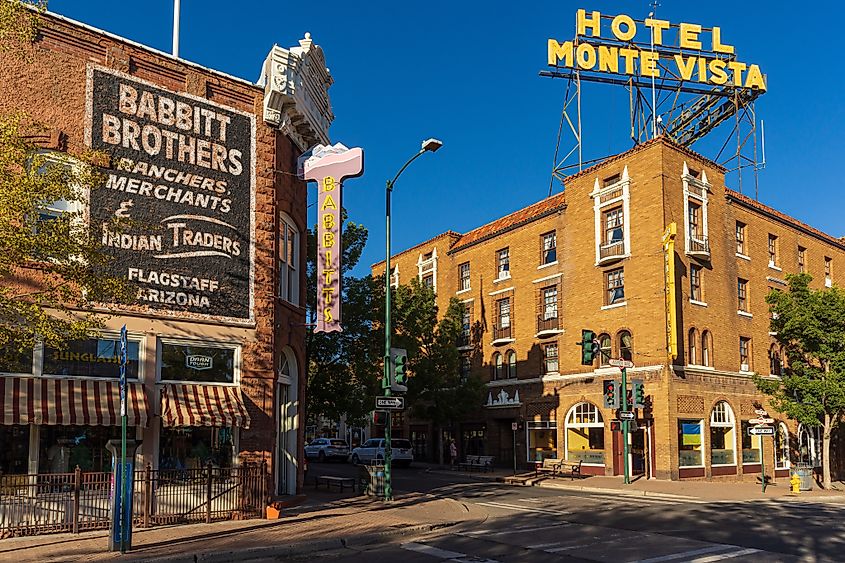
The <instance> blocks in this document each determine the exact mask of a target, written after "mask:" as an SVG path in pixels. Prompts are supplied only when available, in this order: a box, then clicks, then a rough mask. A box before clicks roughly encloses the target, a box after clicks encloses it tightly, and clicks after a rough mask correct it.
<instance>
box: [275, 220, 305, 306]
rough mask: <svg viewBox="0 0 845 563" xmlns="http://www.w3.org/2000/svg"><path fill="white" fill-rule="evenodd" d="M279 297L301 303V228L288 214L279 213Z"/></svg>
mask: <svg viewBox="0 0 845 563" xmlns="http://www.w3.org/2000/svg"><path fill="white" fill-rule="evenodd" d="M276 240H277V241H278V255H279V297H280V298H281V299H284V300H285V301H287V302H288V303H293V304H294V305H299V272H300V264H299V230H298V229H297V228H296V224H295V223H294V222H293V219H291V218H290V217H289V216H288V215H287V214H285V213H280V214H279V232H278V233H277V236H276Z"/></svg>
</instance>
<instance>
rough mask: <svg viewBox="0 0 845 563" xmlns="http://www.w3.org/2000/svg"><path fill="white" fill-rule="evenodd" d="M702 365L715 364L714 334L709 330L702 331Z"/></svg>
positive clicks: (710, 365) (709, 365)
mask: <svg viewBox="0 0 845 563" xmlns="http://www.w3.org/2000/svg"><path fill="white" fill-rule="evenodd" d="M701 365H703V366H705V367H712V366H713V336H712V335H711V334H710V331H709V330H705V331H703V332H702V333H701Z"/></svg>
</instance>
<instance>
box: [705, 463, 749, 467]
mask: <svg viewBox="0 0 845 563" xmlns="http://www.w3.org/2000/svg"><path fill="white" fill-rule="evenodd" d="M743 465H745V464H743ZM710 467H736V464H735V463H711V464H710Z"/></svg>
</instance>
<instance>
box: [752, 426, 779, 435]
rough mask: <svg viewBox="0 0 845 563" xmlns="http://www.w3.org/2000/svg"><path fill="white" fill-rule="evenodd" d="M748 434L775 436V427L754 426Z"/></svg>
mask: <svg viewBox="0 0 845 563" xmlns="http://www.w3.org/2000/svg"><path fill="white" fill-rule="evenodd" d="M748 434H749V435H751V436H774V435H775V427H774V426H752V427H751V428H749V429H748Z"/></svg>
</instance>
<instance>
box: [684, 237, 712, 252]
mask: <svg viewBox="0 0 845 563" xmlns="http://www.w3.org/2000/svg"><path fill="white" fill-rule="evenodd" d="M687 252H689V253H690V254H710V241H708V240H707V237H706V236H691V237H690V238H689V239H688V240H687Z"/></svg>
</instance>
